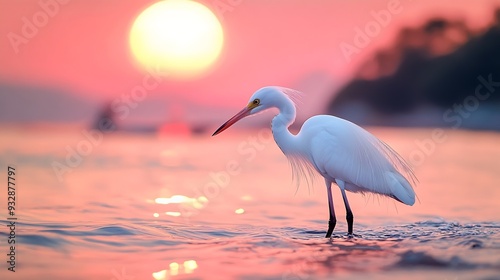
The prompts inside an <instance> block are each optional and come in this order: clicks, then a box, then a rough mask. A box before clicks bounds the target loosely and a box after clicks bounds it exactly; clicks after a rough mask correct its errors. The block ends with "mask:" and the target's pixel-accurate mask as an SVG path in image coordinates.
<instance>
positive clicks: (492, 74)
mask: <svg viewBox="0 0 500 280" xmlns="http://www.w3.org/2000/svg"><path fill="white" fill-rule="evenodd" d="M328 113H330V114H332V115H336V116H339V117H342V118H346V119H348V120H351V121H354V122H356V123H359V124H363V125H389V126H445V127H454V128H465V129H488V130H500V8H499V9H497V10H496V11H495V12H494V17H493V22H492V24H491V25H490V26H489V27H488V28H486V29H485V30H482V31H480V32H478V31H473V30H471V29H470V28H468V27H467V25H466V24H465V23H464V22H463V21H460V20H449V19H444V18H433V19H430V20H428V21H427V22H426V23H425V24H423V25H422V26H419V27H417V28H404V29H402V30H401V31H400V32H399V34H398V36H397V37H396V39H395V41H394V43H393V45H392V46H390V47H388V48H386V49H382V50H378V51H377V52H375V54H374V55H373V56H372V57H371V58H370V59H369V61H366V62H365V63H364V64H363V65H362V67H361V68H360V69H359V70H358V74H357V76H356V77H355V78H354V79H353V80H352V81H350V82H349V83H347V84H346V85H345V86H344V87H343V88H341V89H340V91H338V92H336V94H334V98H333V100H332V101H331V103H330V105H329V107H328Z"/></svg>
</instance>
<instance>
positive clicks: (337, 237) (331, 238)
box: [329, 234, 343, 241]
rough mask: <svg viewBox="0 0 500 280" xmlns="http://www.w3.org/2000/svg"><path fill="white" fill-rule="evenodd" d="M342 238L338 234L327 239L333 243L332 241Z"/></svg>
mask: <svg viewBox="0 0 500 280" xmlns="http://www.w3.org/2000/svg"><path fill="white" fill-rule="evenodd" d="M341 238H343V237H342V236H341V235H338V234H333V235H332V236H330V237H329V239H330V241H333V239H341Z"/></svg>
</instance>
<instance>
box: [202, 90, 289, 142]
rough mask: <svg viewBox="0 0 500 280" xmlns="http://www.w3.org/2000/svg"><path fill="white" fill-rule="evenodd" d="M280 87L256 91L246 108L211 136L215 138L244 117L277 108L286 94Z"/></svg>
mask: <svg viewBox="0 0 500 280" xmlns="http://www.w3.org/2000/svg"><path fill="white" fill-rule="evenodd" d="M282 89H283V88H280V87H273V86H271V87H264V88H261V89H259V90H258V91H256V92H255V93H254V94H252V97H250V100H249V101H248V104H247V106H245V108H243V110H241V111H240V112H239V113H238V114H236V115H234V117H232V118H230V119H229V120H228V121H227V122H225V123H224V124H223V125H221V127H219V129H217V130H216V131H215V132H214V134H213V135H212V136H215V135H217V134H219V133H221V132H222V131H224V130H226V129H227V128H229V127H230V126H232V125H233V124H235V123H236V122H237V121H239V120H241V119H243V118H244V117H246V116H250V115H253V114H257V113H259V112H262V111H264V110H267V109H270V108H273V107H277V106H278V105H279V104H280V102H279V101H280V100H281V99H283V98H287V99H288V97H287V96H286V94H285V93H284V92H283V90H282Z"/></svg>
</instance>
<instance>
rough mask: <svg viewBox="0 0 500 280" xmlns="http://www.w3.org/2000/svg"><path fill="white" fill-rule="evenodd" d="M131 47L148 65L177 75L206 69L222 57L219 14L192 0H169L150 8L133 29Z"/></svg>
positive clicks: (136, 20)
mask: <svg viewBox="0 0 500 280" xmlns="http://www.w3.org/2000/svg"><path fill="white" fill-rule="evenodd" d="M129 40H130V48H131V50H132V53H133V55H134V57H135V58H136V60H137V61H138V62H139V63H140V64H141V65H142V66H144V67H146V68H151V67H157V68H161V69H162V70H163V72H164V73H166V74H167V75H169V76H174V77H193V76H197V75H199V74H201V73H203V72H205V71H206V70H207V69H208V68H209V67H210V66H211V65H212V64H213V63H214V62H215V61H216V60H217V58H218V57H219V54H220V52H221V50H222V45H223V41H224V35H223V31H222V26H221V24H220V22H219V20H218V19H217V17H216V16H215V15H214V14H213V13H212V11H210V9H208V8H207V7H205V6H204V5H202V4H200V3H198V2H194V1H190V0H165V1H160V2H157V3H155V4H153V5H151V6H149V7H148V8H146V9H145V10H144V11H143V12H142V13H141V14H140V15H139V16H138V17H137V18H136V19H135V21H134V24H133V25H132V29H131V30H130V38H129Z"/></svg>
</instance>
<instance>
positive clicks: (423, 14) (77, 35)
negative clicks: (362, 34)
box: [0, 0, 500, 111]
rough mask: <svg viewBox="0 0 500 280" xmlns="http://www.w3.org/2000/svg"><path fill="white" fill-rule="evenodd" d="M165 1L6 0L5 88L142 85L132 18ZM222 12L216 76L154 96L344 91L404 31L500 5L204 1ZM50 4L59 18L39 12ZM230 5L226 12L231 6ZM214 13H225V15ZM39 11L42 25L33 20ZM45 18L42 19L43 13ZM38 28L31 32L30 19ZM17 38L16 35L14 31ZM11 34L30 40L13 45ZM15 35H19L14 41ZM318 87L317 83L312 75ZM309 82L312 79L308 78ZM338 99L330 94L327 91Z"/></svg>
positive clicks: (316, 98) (474, 20)
mask: <svg viewBox="0 0 500 280" xmlns="http://www.w3.org/2000/svg"><path fill="white" fill-rule="evenodd" d="M155 2H157V1H151V0H135V1H119V0H108V1H97V0H94V1H88V0H25V1H6V0H3V1H2V6H3V8H2V9H1V10H0V18H2V23H1V25H0V34H1V35H2V40H0V61H1V64H0V83H13V84H19V83H20V84H28V85H34V86H44V87H53V88H61V89H64V90H67V91H68V92H71V93H72V94H78V95H81V96H84V97H85V98H88V99H91V100H98V101H106V100H110V99H112V98H116V97H117V96H120V95H121V94H123V93H127V92H130V90H131V89H132V88H133V87H134V86H136V85H138V84H140V83H141V82H142V79H143V78H144V76H145V75H146V73H145V72H144V71H143V70H141V69H140V68H139V67H137V65H136V63H135V62H134V59H133V58H132V55H131V52H130V49H129V44H128V36H129V31H130V28H131V26H132V23H133V21H134V19H135V18H136V17H137V16H138V15H139V14H140V13H141V11H142V10H144V9H145V8H146V7H148V6H150V5H151V4H153V3H155ZM199 2H201V3H204V4H206V5H207V6H208V7H210V8H211V9H212V10H215V11H214V12H215V13H216V15H218V16H219V20H220V21H221V23H222V26H223V30H224V37H225V38H224V46H223V49H222V53H221V56H220V57H219V60H218V61H217V62H216V63H215V64H214V65H213V67H212V68H211V69H210V71H209V72H208V73H206V74H205V75H203V76H200V77H198V78H194V79H191V80H175V79H169V78H168V77H167V78H165V79H163V80H162V82H161V84H160V86H159V87H158V88H157V89H156V90H155V94H165V95H168V94H173V95H177V96H179V97H180V98H182V99H186V100H188V101H190V102H194V103H197V104H202V105H206V106H218V107H229V108H233V107H234V108H239V107H241V106H242V105H243V104H245V103H246V101H247V98H248V97H249V96H250V94H251V93H252V92H253V91H255V90H256V89H258V88H260V87H263V86H266V85H281V86H286V87H300V88H299V89H300V90H308V87H310V88H311V91H313V88H314V85H308V81H309V80H308V79H310V78H311V77H313V78H314V76H321V77H329V78H331V81H328V82H330V83H331V84H333V86H334V87H338V86H340V85H341V84H342V83H343V82H345V81H346V80H347V79H348V78H349V77H350V76H351V75H352V74H353V72H354V71H355V69H356V67H357V66H358V65H359V64H360V62H361V61H362V60H363V59H365V58H366V57H367V56H368V55H369V54H370V52H371V51H372V50H373V49H374V48H377V47H379V46H383V45H385V44H387V43H388V42H389V41H390V39H391V38H392V37H393V36H394V34H395V32H396V31H397V30H398V29H399V28H400V27H401V26H403V25H416V24H420V23H422V22H423V21H425V20H426V19H428V18H429V17H431V16H437V15H442V16H446V17H459V18H464V19H466V20H467V22H468V23H469V24H470V25H472V26H476V27H480V26H484V25H486V24H487V23H488V22H489V21H490V20H491V18H492V13H493V7H495V6H497V7H498V6H500V1H498V0H496V1H493V0H491V1H486V0H485V1H482V2H481V3H482V4H481V5H479V4H478V3H477V2H475V3H471V2H470V1H466V0H458V1H452V0H446V1H431V0H425V1H411V0H400V1H397V0H377V1H320V0H313V1H299V0H293V1H266V0H254V1H249V0H248V1H245V0H241V1H234V0H233V1H229V0H219V1H211V0H205V1H199ZM390 2H396V4H397V5H399V6H400V10H401V12H400V13H398V14H393V15H392V19H391V20H390V21H389V24H388V25H387V26H385V27H382V28H381V31H380V32H379V33H378V34H377V35H376V36H374V37H373V38H372V39H371V41H370V43H369V45H368V46H367V47H366V48H361V49H360V50H361V52H360V53H359V54H354V55H352V56H351V58H352V60H351V61H348V60H347V59H346V57H345V56H344V55H343V53H342V51H341V49H340V47H339V45H340V44H341V43H342V42H346V43H349V44H353V38H354V36H355V35H356V31H355V28H356V27H360V28H364V27H365V26H366V24H367V23H368V22H370V21H372V20H373V15H372V14H371V11H380V10H387V7H388V4H389V3H390ZM43 3H45V4H47V3H50V5H51V6H50V9H49V10H50V11H51V13H52V15H50V14H49V15H48V16H46V20H45V22H44V18H43V16H40V13H45V15H47V12H45V11H44V8H43V6H44V4H43ZM224 5H225V6H224ZM216 7H219V9H220V8H221V7H223V8H224V7H225V8H226V10H225V11H224V12H222V13H221V12H220V10H219V12H217V9H216ZM34 15H35V19H34V18H33V16H34ZM36 15H38V18H37V17H36ZM26 19H27V20H28V21H30V22H31V23H33V22H34V20H35V21H36V20H38V23H39V24H38V25H39V26H38V27H36V30H35V31H33V32H32V34H30V37H31V38H26V36H24V35H23V26H24V25H25V24H26V22H25V20H26ZM9 34H10V35H9ZM12 34H17V35H20V36H24V41H23V43H20V44H18V45H17V46H16V45H14V44H13V43H12V42H11V41H12V39H11V37H12ZM9 36H11V37H9ZM313 78H312V79H311V80H312V81H315V80H314V79H313ZM309 83H310V82H309ZM328 93H331V92H328ZM325 98H326V97H324V93H317V92H313V93H311V98H310V99H311V101H309V100H308V102H307V103H309V104H308V105H306V106H305V108H306V109H309V110H312V111H314V109H311V108H317V107H318V106H320V107H321V106H324V105H322V104H324V100H325Z"/></svg>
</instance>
